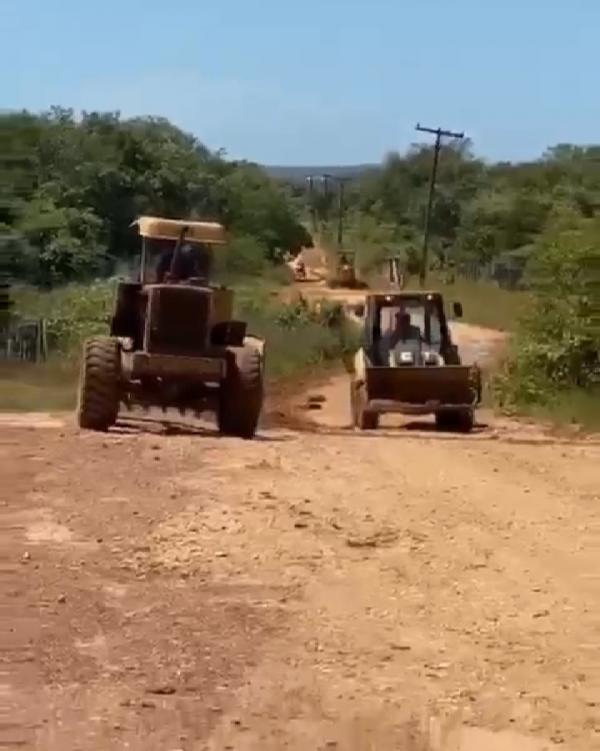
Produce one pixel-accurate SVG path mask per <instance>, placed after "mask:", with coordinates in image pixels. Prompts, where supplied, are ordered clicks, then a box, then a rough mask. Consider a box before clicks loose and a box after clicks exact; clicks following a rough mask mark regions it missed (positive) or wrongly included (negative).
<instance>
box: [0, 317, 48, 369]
mask: <svg viewBox="0 0 600 751" xmlns="http://www.w3.org/2000/svg"><path fill="white" fill-rule="evenodd" d="M47 357H48V337H47V332H46V321H45V320H44V319H40V320H27V319H22V318H18V317H13V318H12V319H11V320H9V321H8V322H7V323H5V324H4V325H3V326H2V327H0V359H3V360H22V361H27V362H42V361H43V360H45V359H46V358H47Z"/></svg>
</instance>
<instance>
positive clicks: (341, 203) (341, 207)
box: [322, 175, 350, 250]
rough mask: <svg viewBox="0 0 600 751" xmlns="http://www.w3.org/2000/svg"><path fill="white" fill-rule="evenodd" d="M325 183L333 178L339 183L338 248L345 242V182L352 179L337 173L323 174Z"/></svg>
mask: <svg viewBox="0 0 600 751" xmlns="http://www.w3.org/2000/svg"><path fill="white" fill-rule="evenodd" d="M322 178H323V180H324V181H325V185H327V181H328V180H333V181H334V182H336V183H337V185H338V226H337V244H338V249H339V250H341V249H342V245H343V242H344V212H345V210H346V206H345V202H344V195H345V183H347V182H348V180H350V178H349V177H337V176H336V175H323V176H322Z"/></svg>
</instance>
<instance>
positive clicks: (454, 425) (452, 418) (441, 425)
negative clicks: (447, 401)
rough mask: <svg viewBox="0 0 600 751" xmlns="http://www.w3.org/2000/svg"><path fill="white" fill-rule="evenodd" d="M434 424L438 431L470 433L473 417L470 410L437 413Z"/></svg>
mask: <svg viewBox="0 0 600 751" xmlns="http://www.w3.org/2000/svg"><path fill="white" fill-rule="evenodd" d="M435 424H436V427H437V429H438V430H444V431H448V432H452V433H470V432H471V431H472V430H473V426H474V424H475V415H474V412H473V410H472V409H456V410H447V411H444V412H437V413H436V415H435Z"/></svg>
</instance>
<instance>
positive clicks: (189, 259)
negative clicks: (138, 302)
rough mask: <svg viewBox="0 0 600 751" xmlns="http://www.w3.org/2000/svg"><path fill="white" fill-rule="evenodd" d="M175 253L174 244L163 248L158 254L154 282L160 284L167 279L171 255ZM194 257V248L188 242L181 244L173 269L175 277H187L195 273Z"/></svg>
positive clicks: (181, 278) (180, 278) (171, 259)
mask: <svg viewBox="0 0 600 751" xmlns="http://www.w3.org/2000/svg"><path fill="white" fill-rule="evenodd" d="M174 253H175V246H169V247H167V248H165V250H163V252H162V253H161V254H160V258H159V261H158V264H157V266H156V282H157V284H162V283H163V282H164V281H166V279H167V275H168V274H169V273H170V271H171V263H172V261H173V255H174ZM196 260H197V259H196V258H195V253H194V249H193V248H192V246H191V245H189V243H186V244H185V245H182V246H181V250H180V251H179V264H178V268H177V269H175V274H176V277H177V279H179V280H183V279H189V278H190V277H192V276H195V275H196V267H197V263H196Z"/></svg>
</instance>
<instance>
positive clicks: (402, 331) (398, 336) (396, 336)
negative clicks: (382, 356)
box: [390, 311, 421, 348]
mask: <svg viewBox="0 0 600 751" xmlns="http://www.w3.org/2000/svg"><path fill="white" fill-rule="evenodd" d="M395 318H396V325H395V326H394V330H393V331H392V333H391V335H390V345H391V347H392V348H394V347H395V346H396V345H397V344H398V342H420V341H421V329H420V328H419V327H418V326H413V324H412V321H411V318H410V313H406V312H404V311H401V312H399V313H396V316H395Z"/></svg>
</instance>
